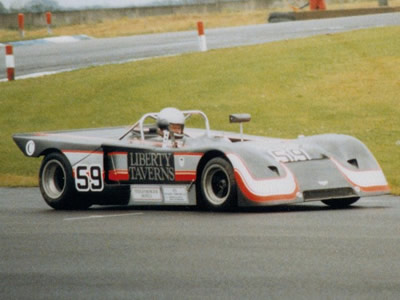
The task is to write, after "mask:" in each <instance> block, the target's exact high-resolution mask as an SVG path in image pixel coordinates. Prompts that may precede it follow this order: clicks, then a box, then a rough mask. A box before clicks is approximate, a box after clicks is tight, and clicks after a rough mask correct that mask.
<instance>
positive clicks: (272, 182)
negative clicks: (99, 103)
mask: <svg viewBox="0 0 400 300" xmlns="http://www.w3.org/2000/svg"><path fill="white" fill-rule="evenodd" d="M192 116H196V118H197V119H199V120H202V122H204V126H203V128H202V129H200V128H185V127H184V124H185V122H186V121H187V120H188V119H189V118H191V117H192ZM250 119H251V118H250V115H249V114H232V115H230V116H229V120H230V122H232V123H239V125H240V133H234V132H223V131H214V130H211V129H210V125H209V120H208V118H207V116H206V114H205V113H203V112H202V111H198V110H190V111H180V110H178V109H176V108H165V109H163V110H161V111H160V112H154V113H147V114H145V115H143V116H142V117H141V118H140V119H139V121H137V122H136V123H134V124H133V125H132V126H129V127H126V126H123V127H116V128H98V129H82V130H71V131H55V132H36V133H20V134H15V135H14V136H13V138H14V141H15V142H16V144H17V145H18V147H19V148H20V149H21V151H22V152H23V153H24V154H25V155H26V156H28V157H40V156H44V159H43V161H42V164H41V167H40V171H39V186H40V191H41V194H42V196H43V198H44V200H45V201H46V202H47V204H48V205H49V206H50V207H52V208H54V209H61V210H64V209H86V208H89V207H90V206H91V205H94V204H96V205H140V206H143V205H158V206H161V205H168V206H171V205H184V206H191V205H198V206H201V207H205V208H208V209H212V210H226V209H230V208H234V207H238V206H239V207H249V206H268V205H281V204H293V203H303V202H308V201H322V202H323V203H325V204H327V205H329V206H331V207H335V208H337V207H347V206H349V205H351V204H353V203H354V202H356V201H357V200H358V199H359V198H360V197H364V196H373V195H382V194H387V193H389V192H390V190H389V186H388V183H387V181H386V179H385V176H384V174H383V172H382V169H381V168H380V166H379V164H378V162H377V161H376V159H375V158H374V156H373V155H372V153H371V152H370V151H369V150H368V148H367V147H366V146H365V145H364V144H363V143H362V142H360V141H359V140H357V139H356V138H354V137H351V136H347V135H341V134H321V135H314V136H299V137H297V138H295V139H278V138H269V137H262V136H254V135H248V134H243V123H244V122H248V121H250Z"/></svg>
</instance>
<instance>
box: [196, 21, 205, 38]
mask: <svg viewBox="0 0 400 300" xmlns="http://www.w3.org/2000/svg"><path fill="white" fill-rule="evenodd" d="M197 31H198V33H199V35H204V24H203V22H202V21H199V22H197Z"/></svg>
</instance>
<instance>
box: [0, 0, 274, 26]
mask: <svg viewBox="0 0 400 300" xmlns="http://www.w3.org/2000/svg"><path fill="white" fill-rule="evenodd" d="M273 2H274V0H238V1H232V2H225V1H223V2H220V1H216V2H215V3H205V4H186V5H173V6H154V7H129V8H113V9H95V10H80V11H55V12H52V13H53V18H52V24H53V25H54V26H61V25H74V24H87V23H96V22H100V21H103V20H112V19H118V18H122V17H127V18H139V17H147V16H160V15H174V14H188V13H213V12H222V11H238V10H255V9H263V8H267V7H270V6H271V5H272V3H273ZM17 20H18V14H0V28H9V29H17V28H18V22H17ZM46 25H47V24H46V16H45V14H44V13H25V26H26V27H28V28H29V27H45V26H46Z"/></svg>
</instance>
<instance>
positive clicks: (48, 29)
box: [46, 11, 52, 34]
mask: <svg viewBox="0 0 400 300" xmlns="http://www.w3.org/2000/svg"><path fill="white" fill-rule="evenodd" d="M51 17H52V15H51V12H49V11H48V12H47V13H46V23H47V33H48V34H52V31H51Z"/></svg>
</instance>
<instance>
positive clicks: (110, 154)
mask: <svg viewBox="0 0 400 300" xmlns="http://www.w3.org/2000/svg"><path fill="white" fill-rule="evenodd" d="M108 155H109V156H114V155H128V152H118V151H115V152H110V153H108Z"/></svg>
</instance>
